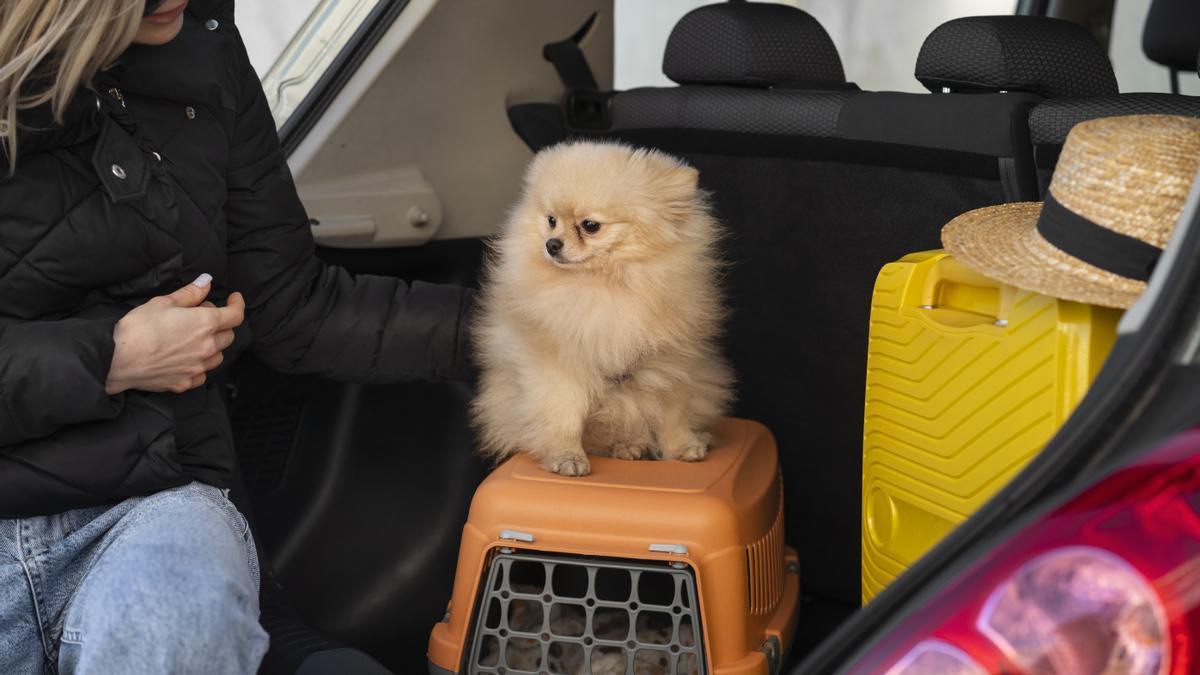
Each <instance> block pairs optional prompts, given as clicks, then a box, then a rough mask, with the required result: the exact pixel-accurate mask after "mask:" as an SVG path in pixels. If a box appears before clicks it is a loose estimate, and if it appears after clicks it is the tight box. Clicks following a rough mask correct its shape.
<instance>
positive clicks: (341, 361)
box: [225, 43, 472, 382]
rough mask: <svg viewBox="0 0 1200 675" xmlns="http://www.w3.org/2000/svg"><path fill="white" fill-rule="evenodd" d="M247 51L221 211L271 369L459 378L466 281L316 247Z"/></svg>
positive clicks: (464, 364)
mask: <svg viewBox="0 0 1200 675" xmlns="http://www.w3.org/2000/svg"><path fill="white" fill-rule="evenodd" d="M239 51H240V52H241V58H240V64H239V69H240V70H241V82H240V85H239V88H240V91H239V100H238V110H237V116H236V121H235V125H234V132H233V139H232V143H231V149H230V152H231V159H230V168H229V172H228V176H227V182H228V188H229V195H228V201H227V203H226V207H225V212H226V216H227V218H228V222H229V232H230V239H229V250H230V279H229V282H230V283H229V288H230V289H231V290H235V291H241V292H242V293H243V294H244V295H245V297H246V303H247V321H248V323H249V324H250V327H251V329H252V331H253V334H254V344H253V346H252V347H251V349H252V350H253V351H254V353H255V354H256V355H257V356H258V357H259V358H261V359H262V360H264V361H265V362H266V363H267V364H268V365H270V366H271V367H273V368H275V369H278V370H281V371H284V372H293V373H313V374H319V375H324V376H327V377H334V378H338V379H346V380H356V381H366V382H387V381H400V380H413V379H424V380H438V379H443V378H449V379H463V378H466V377H469V374H470V370H469V365H468V361H467V359H466V335H465V334H466V321H465V317H466V316H467V313H468V311H469V308H470V305H471V298H472V293H471V291H470V290H468V289H465V288H462V287H458V286H450V285H435V284H427V283H422V282H414V283H412V284H411V285H409V284H406V283H405V282H403V281H401V280H399V279H395V278H390V277H378V276H366V275H359V276H354V275H351V274H349V273H348V272H346V271H345V270H343V269H341V268H338V267H332V266H327V265H325V264H324V263H322V262H321V261H320V260H319V259H318V258H317V257H316V256H315V250H316V248H315V244H314V242H313V238H312V233H311V232H310V231H309V225H308V217H307V215H306V214H305V211H304V207H303V205H301V203H300V199H299V197H298V196H297V194H296V188H295V185H294V183H293V181H292V176H291V174H290V172H289V170H288V167H287V163H286V162H285V159H284V155H283V153H282V151H281V150H280V147H279V137H278V135H277V133H276V131H275V123H274V121H273V119H272V117H271V113H270V110H269V108H268V106H267V100H266V97H265V96H264V95H263V90H262V86H261V85H260V83H259V80H258V76H257V75H256V74H255V72H254V70H253V68H252V67H251V66H250V64H249V60H248V59H246V57H245V50H244V48H242V47H241V45H240V43H239Z"/></svg>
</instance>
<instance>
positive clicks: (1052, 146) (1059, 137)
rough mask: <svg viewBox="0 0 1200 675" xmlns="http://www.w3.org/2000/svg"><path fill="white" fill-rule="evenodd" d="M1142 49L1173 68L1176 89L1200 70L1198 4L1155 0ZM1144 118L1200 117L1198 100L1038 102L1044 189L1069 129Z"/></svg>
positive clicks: (1141, 97)
mask: <svg viewBox="0 0 1200 675" xmlns="http://www.w3.org/2000/svg"><path fill="white" fill-rule="evenodd" d="M1142 51H1143V52H1145V54H1146V56H1147V57H1148V58H1149V59H1150V60H1152V61H1154V62H1156V63H1158V64H1160V65H1163V66H1166V67H1167V68H1169V69H1170V70H1171V80H1172V87H1173V89H1175V88H1176V87H1175V84H1176V82H1177V78H1178V76H1179V73H1181V72H1187V71H1196V70H1197V69H1200V64H1198V63H1197V57H1198V55H1200V2H1197V0H1154V2H1153V3H1151V5H1150V11H1149V13H1148V14H1147V15H1146V25H1145V27H1144V28H1143V31H1142ZM1145 114H1157V115H1187V116H1190V117H1200V96H1183V95H1180V94H1153V93H1129V94H1118V93H1117V92H1116V91H1113V92H1111V93H1110V94H1108V95H1105V96H1074V97H1067V98H1057V99H1053V100H1048V101H1043V102H1042V103H1039V104H1038V105H1037V106H1035V107H1034V109H1033V110H1032V111H1031V112H1030V114H1029V133H1030V138H1031V140H1032V141H1033V144H1034V158H1035V161H1036V163H1037V171H1038V184H1039V186H1040V188H1041V191H1042V192H1044V191H1045V189H1046V187H1047V186H1049V184H1050V174H1051V173H1052V172H1053V171H1054V166H1055V164H1057V163H1058V155H1059V153H1060V152H1061V151H1062V146H1063V142H1064V141H1066V139H1067V133H1068V132H1069V131H1071V127H1074V126H1075V125H1076V124H1079V123H1080V122H1084V121H1087V120H1091V119H1096V118H1099V117H1115V116H1118V115H1145Z"/></svg>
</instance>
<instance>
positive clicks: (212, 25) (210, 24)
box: [204, 19, 221, 30]
mask: <svg viewBox="0 0 1200 675" xmlns="http://www.w3.org/2000/svg"><path fill="white" fill-rule="evenodd" d="M220 25H221V24H220V23H218V22H217V20H216V19H209V20H208V21H205V22H204V27H205V28H207V29H209V30H216V29H217V26H220Z"/></svg>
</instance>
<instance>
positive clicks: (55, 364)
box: [0, 319, 122, 447]
mask: <svg viewBox="0 0 1200 675" xmlns="http://www.w3.org/2000/svg"><path fill="white" fill-rule="evenodd" d="M115 324H116V319H98V320H86V319H67V320H63V321H32V322H23V323H14V324H10V325H3V326H0V447H3V446H7V445H11V444H14V443H18V442H21V441H26V440H31V439H36V438H42V437H45V436H49V435H50V434H52V433H54V432H55V431H57V430H58V429H61V428H62V427H64V426H67V425H71V424H78V423H82V422H91V421H96V420H103V419H110V418H113V417H115V416H116V415H117V414H118V413H119V412H120V411H121V403H122V398H121V397H119V396H112V397H110V396H109V395H108V394H107V393H106V392H105V390H104V383H105V381H106V380H107V379H108V369H109V367H110V366H111V365H112V355H113V326H114V325H115Z"/></svg>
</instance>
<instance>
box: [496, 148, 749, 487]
mask: <svg viewBox="0 0 1200 675" xmlns="http://www.w3.org/2000/svg"><path fill="white" fill-rule="evenodd" d="M698 177H699V174H698V173H697V171H696V170H695V169H693V168H692V167H690V166H688V165H687V164H685V163H683V162H682V161H680V160H678V159H675V158H673V157H671V156H669V155H666V154H663V153H661V152H657V151H653V150H640V149H633V148H630V147H628V146H625V145H619V144H615V143H588V142H572V143H564V144H561V145H557V146H554V147H551V148H548V149H546V150H543V151H542V152H540V153H538V155H537V156H536V157H534V159H533V162H532V163H531V164H530V166H529V169H528V171H527V172H526V174H525V181H524V191H523V194H522V196H521V198H520V200H519V201H518V202H517V203H516V205H515V206H514V207H513V209H512V211H511V213H510V215H509V219H508V222H507V223H506V225H505V226H504V229H503V230H502V231H501V232H500V233H499V235H498V236H497V238H496V239H494V240H493V241H492V252H491V259H490V261H489V264H488V269H487V283H485V285H484V289H483V293H482V298H481V310H480V313H479V315H478V319H477V324H476V325H475V331H474V340H475V348H476V357H477V360H478V363H479V365H480V367H481V371H482V373H481V379H480V388H479V391H478V395H477V397H476V398H475V400H474V402H473V406H472V407H473V410H472V412H473V417H474V421H475V424H476V426H477V428H478V432H479V436H480V440H481V445H482V450H483V452H484V453H485V454H487V455H490V456H492V457H493V458H495V459H496V460H497V461H499V460H501V459H503V458H505V457H507V456H509V455H510V454H512V453H514V452H517V451H525V452H528V453H529V454H530V455H532V456H533V457H534V458H535V459H536V460H537V461H538V462H539V463H541V465H542V466H543V467H545V468H546V469H548V470H550V471H553V472H555V473H559V474H563V475H567V476H582V475H586V474H587V473H589V472H590V471H591V465H590V463H589V461H588V454H589V453H590V454H592V455H599V456H612V457H618V458H622V459H642V458H652V457H655V458H662V459H677V460H685V461H697V460H701V459H703V458H704V456H705V454H706V453H707V451H708V446H709V443H710V442H711V438H712V437H711V435H710V430H711V428H712V426H713V424H714V423H715V422H716V421H717V419H718V418H719V417H720V416H721V415H722V414H723V413H724V412H725V411H726V409H727V407H728V405H729V402H730V400H731V397H732V390H733V374H732V371H731V370H730V368H729V366H728V365H727V364H726V362H725V360H724V358H723V357H722V355H721V353H720V351H719V349H718V346H717V338H718V336H719V333H720V329H721V326H722V323H723V321H724V318H725V315H726V312H725V310H724V307H723V303H722V298H721V293H720V289H719V286H718V283H719V276H720V268H721V265H720V263H719V261H718V257H717V252H716V245H717V242H718V239H719V238H720V234H721V232H720V226H719V224H718V223H717V221H716V220H715V219H714V218H713V216H712V214H711V212H710V209H709V204H708V200H707V198H706V195H705V193H704V192H703V191H701V190H700V189H699V188H698V186H697V180H698Z"/></svg>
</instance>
